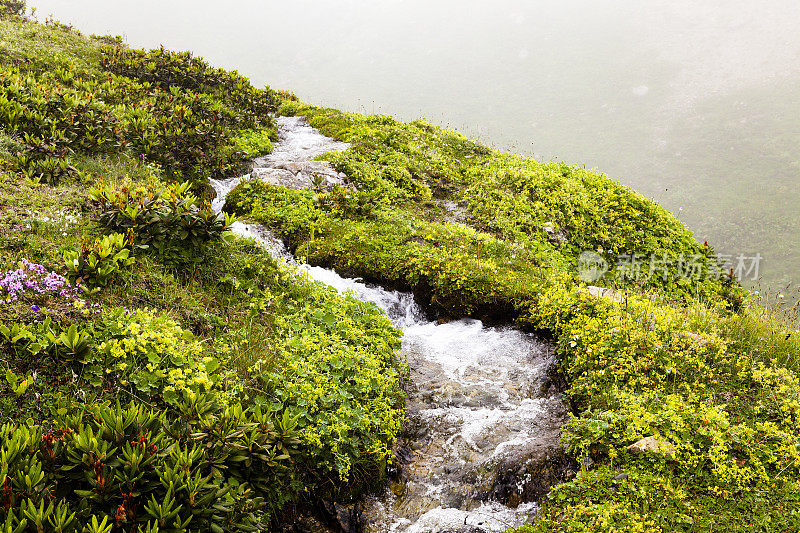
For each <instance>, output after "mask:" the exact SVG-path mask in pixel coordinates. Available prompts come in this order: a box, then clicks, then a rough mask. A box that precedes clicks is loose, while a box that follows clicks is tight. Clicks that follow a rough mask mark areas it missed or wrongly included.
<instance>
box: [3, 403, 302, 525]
mask: <svg viewBox="0 0 800 533" xmlns="http://www.w3.org/2000/svg"><path fill="white" fill-rule="evenodd" d="M295 424H296V423H295V421H294V420H293V419H292V418H291V417H289V416H288V415H286V414H285V413H284V414H283V415H281V414H279V413H275V412H273V411H269V410H264V409H261V408H256V409H254V410H251V411H247V410H244V409H242V407H241V406H240V405H232V406H229V407H226V408H221V407H219V406H218V405H216V404H215V403H213V402H210V401H208V400H207V399H205V398H202V397H200V398H196V399H195V400H194V401H185V402H183V403H182V404H181V415H180V417H178V418H169V417H168V416H167V414H165V413H163V412H161V413H159V412H158V411H155V410H150V409H147V408H145V407H144V406H142V405H136V404H133V403H132V404H130V405H128V406H126V407H122V406H120V404H119V403H117V404H116V406H108V405H99V406H86V407H85V408H84V409H83V410H81V411H79V412H75V413H72V414H67V413H65V414H64V415H62V416H59V417H58V418H57V419H56V420H54V421H53V422H52V423H51V424H50V425H49V426H48V427H43V426H40V425H32V426H28V425H16V424H5V425H3V426H2V427H0V436H1V437H2V438H0V517H2V519H3V522H4V523H5V527H6V528H7V530H8V531H23V530H24V531H28V530H31V529H32V530H36V531H63V532H80V531H84V532H85V531H105V532H110V531H111V530H112V529H113V528H116V529H120V530H131V531H137V530H138V531H150V532H154V531H188V530H193V531H219V532H221V531H254V530H258V529H259V528H260V527H262V524H263V521H264V520H267V521H268V520H269V519H270V518H272V516H273V513H274V512H275V511H276V510H278V509H280V507H281V505H282V504H283V503H285V502H286V501H287V500H288V499H289V497H290V496H291V494H292V493H291V490H287V489H290V488H294V489H295V490H296V489H297V488H298V486H297V484H296V482H295V481H294V480H293V477H292V470H291V468H290V466H291V458H292V456H294V455H295V453H296V445H297V440H296V438H295V431H294V428H295ZM99 524H103V526H102V527H97V526H98V525H99ZM26 528H30V529H26Z"/></svg>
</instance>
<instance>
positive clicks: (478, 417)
mask: <svg viewBox="0 0 800 533" xmlns="http://www.w3.org/2000/svg"><path fill="white" fill-rule="evenodd" d="M278 122H279V125H280V132H279V135H280V140H279V142H278V143H276V146H275V150H274V151H273V153H272V154H270V155H268V156H266V157H263V158H259V159H257V160H256V161H255V167H256V168H255V169H254V170H253V172H252V173H251V174H250V175H247V176H243V177H238V178H231V179H227V180H219V181H212V186H213V187H214V189H215V191H216V193H217V199H216V200H215V201H214V204H213V205H214V208H215V209H216V210H221V209H222V208H223V206H224V199H225V196H226V195H227V193H228V192H229V191H230V190H231V189H233V188H234V187H235V186H236V185H238V184H239V183H240V182H241V181H243V180H245V179H248V178H250V177H253V178H256V179H262V180H265V181H267V182H268V183H273V184H277V185H282V186H287V187H291V188H308V187H310V186H312V184H317V185H326V184H327V185H334V184H336V183H343V182H345V181H346V176H344V175H342V174H339V173H338V172H336V171H335V169H333V168H332V167H331V166H330V164H329V163H326V162H319V161H312V160H313V159H314V158H315V157H317V156H319V155H320V154H323V153H326V152H331V151H336V150H344V149H347V147H348V145H347V144H345V143H341V142H338V141H334V140H332V139H330V138H328V137H325V136H323V135H322V134H320V133H319V132H318V131H316V130H315V129H314V128H311V127H310V126H308V125H307V124H306V122H305V120H304V119H303V118H302V117H281V118H279V119H278ZM232 229H233V231H234V232H236V233H237V234H239V235H241V236H244V237H249V238H254V239H256V240H258V241H259V242H261V243H262V244H263V245H265V246H266V247H267V248H268V249H270V250H271V251H272V253H273V254H274V255H276V256H280V257H284V258H287V259H288V260H292V261H293V259H292V258H291V256H290V254H289V253H288V251H286V249H285V247H284V246H283V244H282V243H281V242H280V241H278V240H277V239H275V238H274V237H273V236H272V235H271V234H270V233H269V232H268V231H266V230H265V229H264V228H261V227H259V226H258V225H254V224H244V223H241V222H237V223H235V224H234V225H233V227H232ZM299 266H300V267H301V268H302V269H304V270H305V271H306V272H307V273H308V275H309V276H310V277H311V278H313V279H315V280H317V281H319V282H321V283H325V284H327V285H330V286H332V287H334V288H336V289H337V290H339V291H340V292H346V291H351V292H352V293H353V294H354V295H355V297H356V298H358V299H360V300H362V301H368V302H372V303H374V304H375V305H377V306H378V307H379V308H380V309H382V310H383V311H384V312H385V313H386V314H387V316H388V317H389V318H390V319H391V320H392V321H393V322H394V323H395V324H396V325H397V326H398V327H400V328H402V329H403V332H404V338H403V343H402V356H403V357H404V358H405V360H406V361H407V363H408V365H409V367H410V372H411V373H410V385H409V387H408V390H407V399H406V408H407V411H408V421H407V423H406V424H405V427H404V429H403V433H402V435H401V437H400V441H399V444H398V446H397V449H396V457H397V461H396V463H395V464H394V465H392V468H391V471H390V476H389V477H390V480H389V484H388V487H387V488H386V489H385V490H384V491H383V492H381V493H379V494H372V495H368V496H366V497H365V498H364V499H363V500H362V501H360V502H358V503H357V504H355V505H351V506H348V507H343V506H338V507H335V508H333V509H332V510H331V512H329V513H328V514H329V515H330V516H331V517H332V518H333V519H334V521H335V522H338V525H339V526H340V527H341V528H342V529H351V530H352V529H360V530H363V531H365V532H375V533H377V532H387V531H388V532H398V533H399V532H407V533H425V532H438V531H460V532H478V531H503V530H505V529H507V528H509V527H513V526H516V525H520V524H522V523H525V522H526V521H529V520H531V519H533V518H535V516H536V514H537V510H538V506H537V504H536V501H537V500H538V499H540V498H541V497H542V496H544V495H546V494H547V492H548V490H549V487H550V486H551V485H552V484H553V483H555V482H556V481H558V480H559V479H560V477H561V475H562V473H563V471H564V470H565V469H566V468H567V460H566V458H565V457H564V455H563V452H562V449H561V446H560V444H559V437H560V428H561V426H562V425H563V423H564V422H565V420H566V418H567V407H566V404H565V401H564V399H563V397H562V396H561V394H560V393H559V391H558V389H557V387H555V386H554V385H553V383H552V381H551V379H550V376H552V374H553V372H552V370H553V367H554V365H555V363H556V361H555V356H554V353H553V346H552V344H550V343H549V342H547V341H544V340H542V339H540V338H538V337H536V336H535V335H532V334H529V333H524V332H521V331H519V330H517V329H514V328H510V327H489V326H486V325H485V324H484V323H483V322H481V321H480V320H475V319H461V320H454V321H450V322H446V323H439V321H437V320H435V318H432V317H430V316H428V315H427V314H426V312H425V311H424V310H423V309H422V308H421V307H420V306H419V305H418V304H417V302H416V301H415V300H414V297H413V295H411V294H409V293H405V292H400V291H394V290H387V289H384V288H382V287H379V286H374V285H371V284H365V283H364V282H362V281H361V280H359V279H353V278H346V277H342V276H340V275H339V274H337V273H336V272H335V271H333V270H331V269H325V268H321V267H313V266H309V265H299Z"/></svg>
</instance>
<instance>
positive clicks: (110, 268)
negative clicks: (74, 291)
mask: <svg viewBox="0 0 800 533" xmlns="http://www.w3.org/2000/svg"><path fill="white" fill-rule="evenodd" d="M135 260H136V259H135V258H134V257H133V255H132V247H131V242H130V238H129V237H126V236H125V235H122V234H121V233H111V234H109V235H103V236H102V237H99V238H97V239H95V241H94V243H93V244H89V243H87V242H86V241H84V243H83V245H82V246H81V250H68V251H66V252H64V264H65V265H66V267H67V270H68V271H69V272H70V274H71V275H72V277H73V278H75V281H76V283H78V284H83V285H86V286H88V287H90V288H93V289H97V288H99V287H105V286H106V285H108V283H109V282H110V281H111V280H112V279H113V278H115V277H117V276H118V275H119V274H120V272H122V271H123V270H124V269H125V268H126V267H128V266H130V265H131V264H133V262H134V261H135Z"/></svg>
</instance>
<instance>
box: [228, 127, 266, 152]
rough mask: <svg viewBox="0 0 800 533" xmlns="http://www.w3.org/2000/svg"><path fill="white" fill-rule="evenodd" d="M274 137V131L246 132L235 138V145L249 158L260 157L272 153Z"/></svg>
mask: <svg viewBox="0 0 800 533" xmlns="http://www.w3.org/2000/svg"><path fill="white" fill-rule="evenodd" d="M274 136H275V133H274V130H246V131H244V132H242V133H240V134H239V135H238V136H236V137H234V139H233V145H234V146H235V147H236V150H238V151H241V152H244V153H246V154H247V157H258V156H262V155H267V154H269V153H270V152H272V141H273V139H274Z"/></svg>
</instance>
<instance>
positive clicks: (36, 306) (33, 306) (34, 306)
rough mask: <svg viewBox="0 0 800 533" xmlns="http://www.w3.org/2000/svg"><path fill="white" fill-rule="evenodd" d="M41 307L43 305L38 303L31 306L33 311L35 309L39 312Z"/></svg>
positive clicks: (35, 311)
mask: <svg viewBox="0 0 800 533" xmlns="http://www.w3.org/2000/svg"><path fill="white" fill-rule="evenodd" d="M39 309H41V307H39V306H38V305H32V306H31V311H33V312H34V313H38V312H39Z"/></svg>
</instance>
